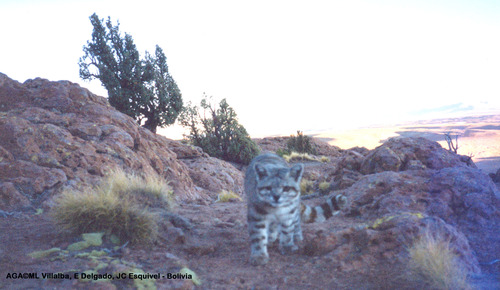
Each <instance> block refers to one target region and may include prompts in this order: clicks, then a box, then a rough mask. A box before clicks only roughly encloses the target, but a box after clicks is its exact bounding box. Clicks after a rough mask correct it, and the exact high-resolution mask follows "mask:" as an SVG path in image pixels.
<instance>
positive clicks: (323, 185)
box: [318, 181, 330, 194]
mask: <svg viewBox="0 0 500 290" xmlns="http://www.w3.org/2000/svg"><path fill="white" fill-rule="evenodd" d="M318 189H319V192H321V193H323V194H324V193H327V192H328V190H329V189H330V182H328V181H323V182H320V184H319V185H318Z"/></svg>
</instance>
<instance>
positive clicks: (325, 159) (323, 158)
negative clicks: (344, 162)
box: [319, 156, 330, 163]
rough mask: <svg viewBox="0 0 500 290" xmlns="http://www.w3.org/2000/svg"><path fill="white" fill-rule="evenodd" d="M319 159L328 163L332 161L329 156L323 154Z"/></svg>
mask: <svg viewBox="0 0 500 290" xmlns="http://www.w3.org/2000/svg"><path fill="white" fill-rule="evenodd" d="M319 161H321V162H322V163H328V162H330V158H329V157H327V156H321V158H320V159H319Z"/></svg>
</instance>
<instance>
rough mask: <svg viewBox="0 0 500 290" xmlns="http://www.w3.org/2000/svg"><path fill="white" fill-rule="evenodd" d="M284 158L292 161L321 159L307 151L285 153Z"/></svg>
mask: <svg viewBox="0 0 500 290" xmlns="http://www.w3.org/2000/svg"><path fill="white" fill-rule="evenodd" d="M283 159H285V160H286V162H292V161H319V160H318V158H316V157H314V156H312V155H309V154H307V153H297V152H292V153H290V154H285V155H283Z"/></svg>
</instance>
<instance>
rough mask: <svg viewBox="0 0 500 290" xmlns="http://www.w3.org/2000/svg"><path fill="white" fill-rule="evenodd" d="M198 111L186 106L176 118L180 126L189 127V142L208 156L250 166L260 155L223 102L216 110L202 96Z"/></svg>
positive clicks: (257, 148)
mask: <svg viewBox="0 0 500 290" xmlns="http://www.w3.org/2000/svg"><path fill="white" fill-rule="evenodd" d="M200 106H201V110H203V113H201V114H200V108H198V107H197V106H192V105H191V104H188V105H187V106H186V107H185V108H184V111H183V112H182V113H181V115H180V117H179V121H180V123H181V125H182V126H184V127H187V128H189V131H190V132H189V135H187V136H186V137H187V138H188V139H189V141H190V142H191V143H192V144H193V145H195V146H199V147H201V148H202V149H203V151H205V152H206V153H207V154H208V155H210V156H213V157H217V158H220V159H223V160H226V161H232V162H236V163H243V164H249V163H250V161H251V160H252V159H253V158H254V157H255V156H257V155H258V154H259V151H260V150H259V147H258V146H257V144H255V142H254V141H253V140H252V139H250V136H249V135H248V133H247V131H246V129H245V128H244V127H243V126H242V125H241V124H239V123H238V119H237V118H236V112H235V111H234V110H233V108H231V107H230V106H229V105H228V103H227V101H226V99H222V100H221V101H220V103H219V107H218V108H217V107H216V106H215V105H212V104H211V103H210V102H209V101H208V100H207V97H206V96H205V97H204V98H203V99H202V100H201V103H200Z"/></svg>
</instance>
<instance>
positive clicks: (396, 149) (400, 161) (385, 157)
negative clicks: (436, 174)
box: [360, 137, 475, 174]
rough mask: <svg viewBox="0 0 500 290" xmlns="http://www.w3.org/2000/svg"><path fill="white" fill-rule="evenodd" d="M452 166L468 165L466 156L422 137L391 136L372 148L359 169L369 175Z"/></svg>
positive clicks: (472, 164)
mask: <svg viewBox="0 0 500 290" xmlns="http://www.w3.org/2000/svg"><path fill="white" fill-rule="evenodd" d="M454 166H471V167H473V168H475V165H474V163H473V162H472V161H471V160H470V158H469V157H467V156H461V155H457V154H454V153H452V152H450V151H448V150H446V149H444V148H442V147H441V145H439V143H437V142H433V141H430V140H427V139H425V138H421V137H419V138H413V137H412V138H391V139H389V141H387V142H385V143H384V144H382V145H381V146H379V147H377V148H375V149H374V150H372V151H371V152H370V153H369V154H368V155H367V156H366V157H365V158H364V160H363V162H362V164H361V169H360V171H361V172H362V173H363V174H372V173H378V172H383V171H405V170H415V169H424V168H429V169H442V168H446V167H454Z"/></svg>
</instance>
